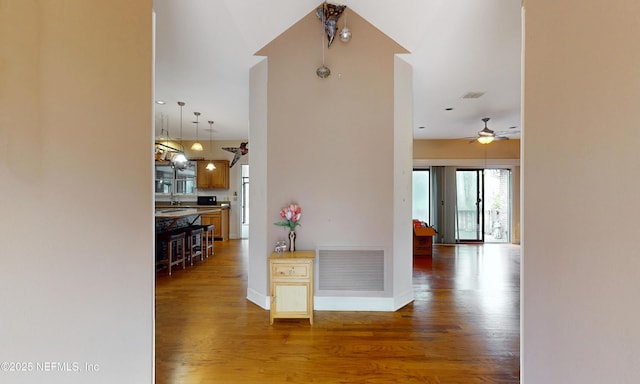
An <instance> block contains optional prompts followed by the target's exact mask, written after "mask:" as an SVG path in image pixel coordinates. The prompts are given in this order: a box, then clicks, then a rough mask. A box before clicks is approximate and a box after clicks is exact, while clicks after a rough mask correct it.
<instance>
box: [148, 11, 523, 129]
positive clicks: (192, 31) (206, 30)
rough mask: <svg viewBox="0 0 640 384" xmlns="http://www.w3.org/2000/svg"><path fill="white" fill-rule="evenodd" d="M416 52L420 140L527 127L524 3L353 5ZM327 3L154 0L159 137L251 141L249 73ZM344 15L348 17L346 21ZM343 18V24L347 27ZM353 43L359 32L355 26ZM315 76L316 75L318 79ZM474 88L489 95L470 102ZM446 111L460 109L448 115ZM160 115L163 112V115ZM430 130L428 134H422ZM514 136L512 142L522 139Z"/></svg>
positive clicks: (411, 57)
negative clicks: (273, 44)
mask: <svg viewBox="0 0 640 384" xmlns="http://www.w3.org/2000/svg"><path fill="white" fill-rule="evenodd" d="M335 3H340V4H346V5H347V7H348V9H347V11H346V12H347V21H348V12H349V11H350V10H353V11H355V12H357V13H358V14H359V15H360V16H362V17H363V18H365V19H366V20H368V21H369V22H370V23H371V24H373V25H374V26H376V27H377V28H378V29H380V30H381V31H382V32H384V33H385V34H387V35H388V36H389V37H391V38H392V39H394V40H395V41H397V42H398V43H399V44H400V45H402V46H403V47H405V48H406V49H407V50H409V51H410V52H411V54H407V55H402V57H403V58H404V59H405V60H406V61H407V62H409V63H410V64H411V65H412V66H413V70H414V80H413V81H414V90H413V91H414V95H413V97H414V100H413V101H414V106H413V109H414V118H413V122H414V124H413V126H414V129H413V131H414V137H415V138H416V139H450V138H465V137H471V136H475V135H476V134H477V132H478V131H479V130H480V129H482V128H483V126H484V123H483V122H482V121H481V119H482V118H483V117H490V118H491V120H490V121H489V128H491V129H493V130H494V131H496V132H500V131H509V128H510V127H516V128H515V129H512V130H511V131H510V132H515V131H519V130H520V72H521V67H520V61H521V60H520V58H521V14H520V12H521V0H395V1H381V0H347V1H340V2H338V1H336V2H335ZM320 4H322V1H318V0H271V1H263V0H154V9H155V12H156V63H155V98H156V100H163V101H165V102H166V104H165V105H156V136H159V135H160V131H161V127H164V128H165V129H167V128H168V129H169V132H170V134H171V137H172V138H178V137H179V136H180V117H179V116H180V108H179V107H178V105H177V102H178V101H184V102H185V103H186V105H185V107H184V109H183V125H182V130H183V134H182V136H183V138H184V139H185V140H186V139H193V138H195V135H196V133H195V124H192V123H191V121H194V120H195V116H194V115H193V112H195V111H197V112H200V113H201V116H200V118H199V121H200V124H199V129H200V130H199V137H200V138H201V139H204V140H206V139H209V130H208V128H209V124H207V121H208V120H213V121H215V123H214V125H213V128H214V133H213V139H214V140H236V139H237V140H240V139H246V138H247V137H248V125H249V68H250V67H252V66H253V65H254V64H256V63H257V62H259V61H260V60H262V59H263V58H261V57H255V56H253V53H254V52H256V51H258V50H259V49H260V48H262V47H263V46H264V45H266V44H267V43H268V42H270V41H271V40H273V39H274V38H276V37H277V36H278V35H279V34H280V33H282V32H283V31H285V30H286V29H287V28H289V27H290V26H291V25H293V24H295V23H296V22H297V21H298V20H300V19H301V18H302V17H304V16H305V15H306V14H308V13H309V12H310V11H312V10H313V9H315V8H316V7H317V6H319V5H320ZM343 17H344V16H343ZM343 22H344V20H342V19H341V20H340V22H339V25H340V26H342V24H343ZM352 33H353V37H352V38H353V39H357V38H358V31H355V30H352ZM313 72H314V71H311V72H310V73H311V74H312V75H313ZM470 92H484V95H483V96H481V97H480V98H476V99H465V98H463V96H464V95H465V94H467V93H470ZM446 108H453V110H450V111H447V110H445V109H446ZM160 116H165V117H164V118H161V117H160ZM420 127H424V128H420ZM518 136H519V135H517V134H513V135H511V136H509V137H518Z"/></svg>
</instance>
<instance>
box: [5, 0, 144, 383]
mask: <svg viewBox="0 0 640 384" xmlns="http://www.w3.org/2000/svg"><path fill="white" fill-rule="evenodd" d="M151 6H152V2H151V1H137V2H135V3H132V2H129V1H125V0H114V1H110V2H87V1H84V0H69V1H65V2H62V3H61V2H34V1H5V2H3V3H2V11H1V12H0V63H2V64H1V68H0V110H1V113H0V119H2V120H1V121H0V137H2V140H0V180H1V181H0V183H1V185H2V187H1V188H0V211H1V212H2V215H3V219H2V220H1V221H0V242H1V243H2V247H1V251H0V266H1V268H0V270H1V271H2V272H1V273H2V278H0V303H2V309H1V312H2V314H1V315H0V340H2V341H1V344H2V347H1V348H0V361H5V362H26V363H31V364H32V365H31V368H32V369H33V371H31V372H4V371H2V372H0V381H1V382H3V383H65V384H67V383H150V382H151V381H152V376H153V324H152V322H153V302H154V296H153V284H154V275H153V269H152V267H151V266H152V260H153V241H152V239H153V206H152V205H153V203H152V196H153V184H152V172H151V170H152V157H151V154H152V152H151V149H152V130H151V124H152V26H151V17H152V9H151ZM123 16H126V18H125V17H123ZM123 138H126V140H123ZM42 362H54V363H62V364H61V365H58V364H54V365H53V368H52V366H51V365H48V366H43V365H40V366H39V365H38V364H41V363H42ZM74 363H76V364H78V365H77V366H76V365H75V364H74ZM85 364H92V365H94V367H95V365H97V366H98V369H99V370H98V371H97V372H87V371H86V370H85V368H86V366H85ZM47 367H48V369H49V370H48V371H47V370H46V368H47ZM76 368H77V369H79V370H80V372H69V371H67V370H75V369H76ZM52 369H53V371H52Z"/></svg>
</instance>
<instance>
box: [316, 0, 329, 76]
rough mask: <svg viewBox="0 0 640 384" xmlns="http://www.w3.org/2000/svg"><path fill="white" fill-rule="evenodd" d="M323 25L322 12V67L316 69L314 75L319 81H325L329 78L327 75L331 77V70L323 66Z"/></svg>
mask: <svg viewBox="0 0 640 384" xmlns="http://www.w3.org/2000/svg"><path fill="white" fill-rule="evenodd" d="M324 25H325V14H324V12H322V40H321V42H322V66H321V67H318V69H316V75H318V77H319V78H321V79H326V78H327V77H329V75H331V70H330V69H329V68H328V67H326V66H325V65H324V33H325V29H324Z"/></svg>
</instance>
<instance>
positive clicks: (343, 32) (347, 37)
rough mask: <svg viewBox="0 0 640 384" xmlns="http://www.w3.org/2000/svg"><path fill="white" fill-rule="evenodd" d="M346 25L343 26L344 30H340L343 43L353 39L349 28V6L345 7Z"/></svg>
mask: <svg viewBox="0 0 640 384" xmlns="http://www.w3.org/2000/svg"><path fill="white" fill-rule="evenodd" d="M344 10H345V12H344V27H343V28H342V30H341V31H340V41H342V42H343V43H348V42H349V40H351V30H349V28H347V12H346V10H347V7H346V6H345V7H344Z"/></svg>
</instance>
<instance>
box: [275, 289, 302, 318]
mask: <svg viewBox="0 0 640 384" xmlns="http://www.w3.org/2000/svg"><path fill="white" fill-rule="evenodd" d="M275 291H276V292H275V305H276V312H302V313H306V312H307V285H306V284H305V285H276V287H275Z"/></svg>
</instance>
